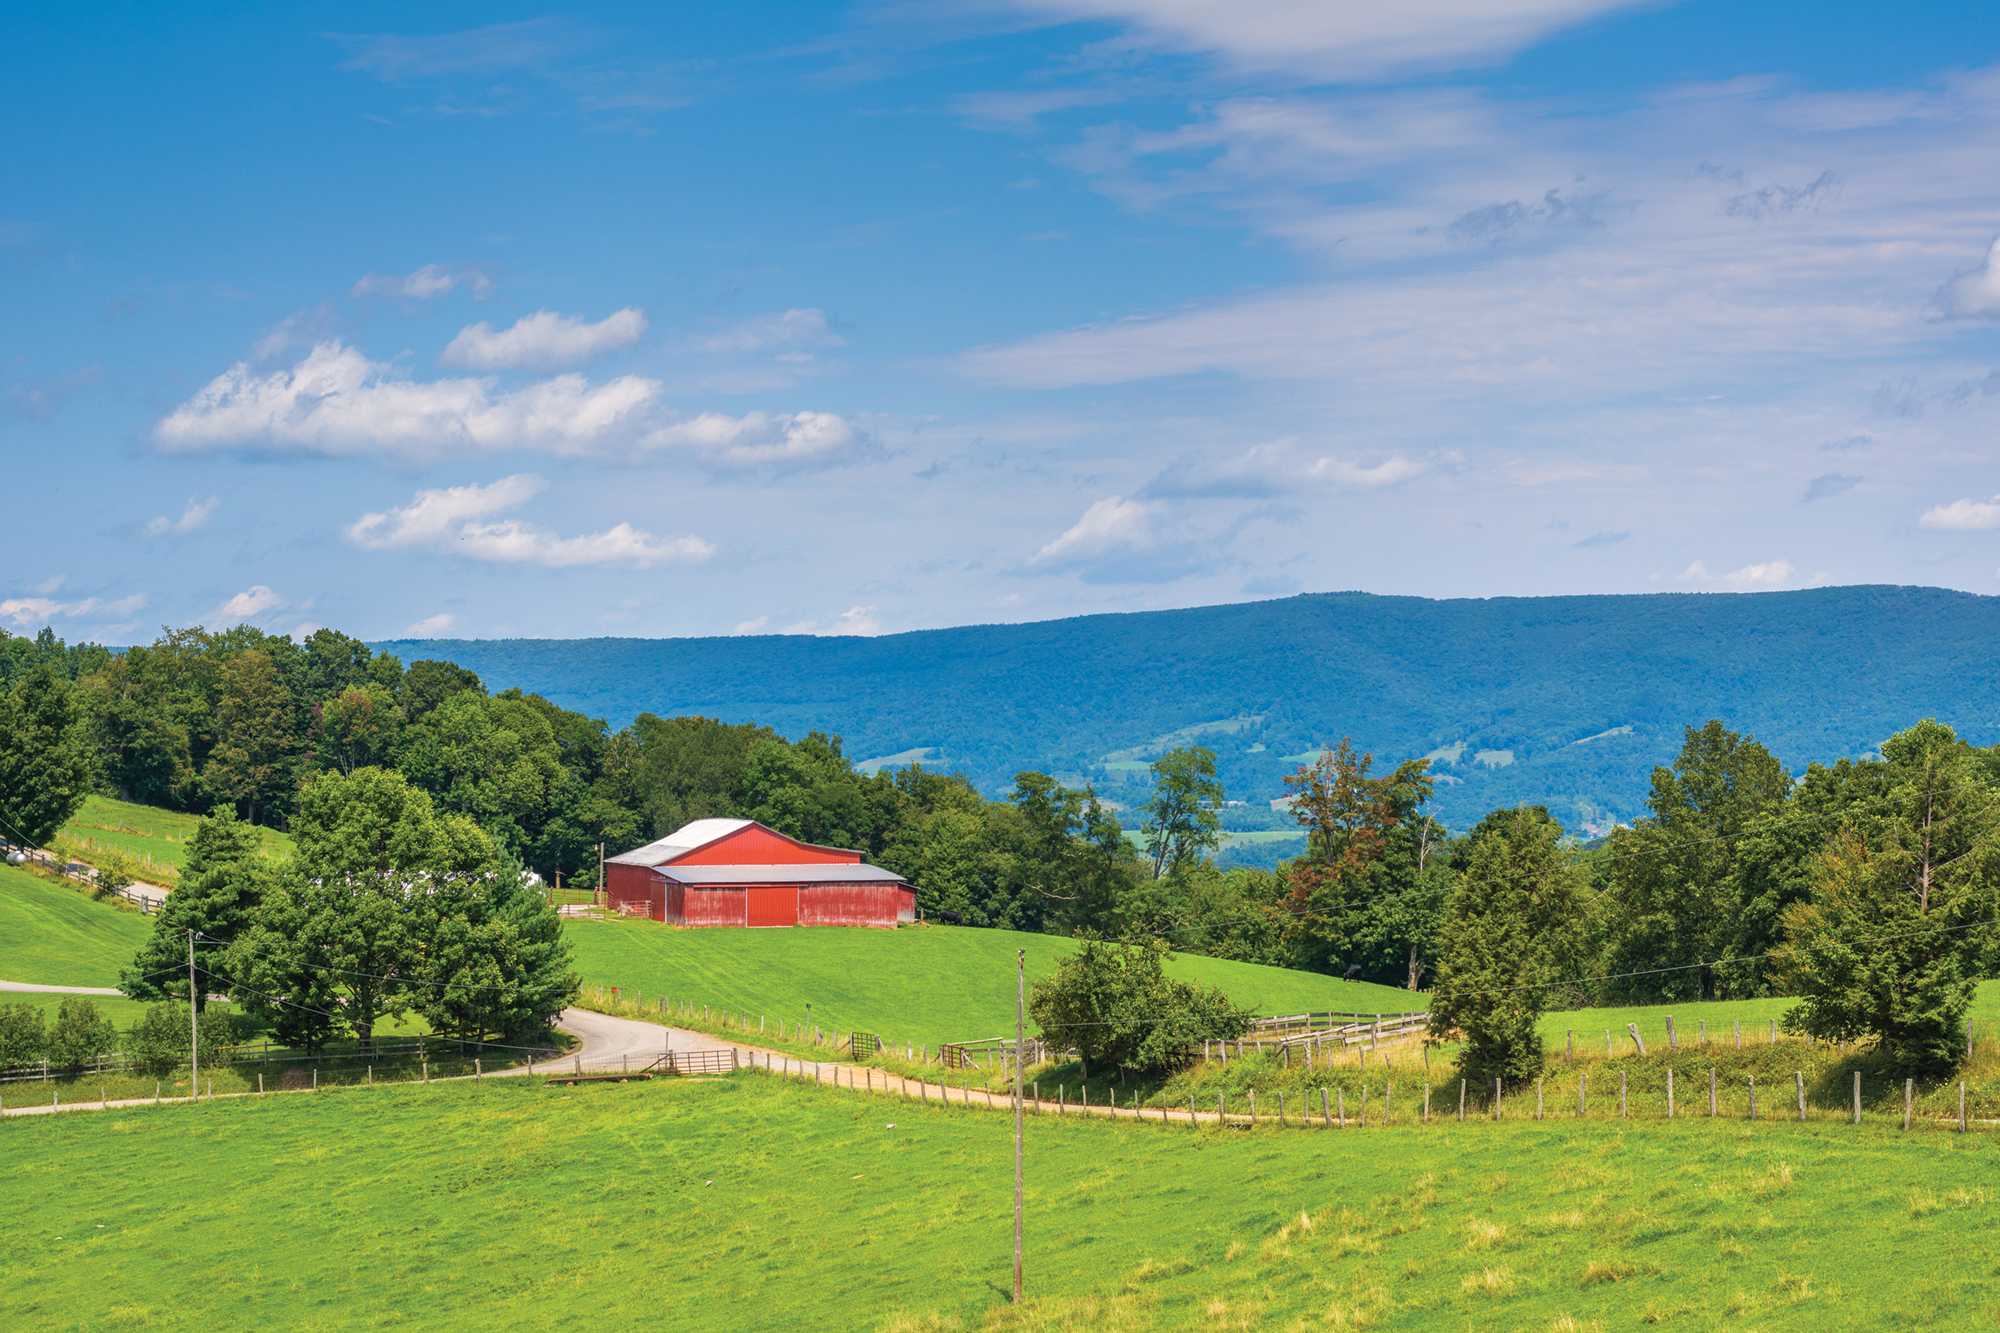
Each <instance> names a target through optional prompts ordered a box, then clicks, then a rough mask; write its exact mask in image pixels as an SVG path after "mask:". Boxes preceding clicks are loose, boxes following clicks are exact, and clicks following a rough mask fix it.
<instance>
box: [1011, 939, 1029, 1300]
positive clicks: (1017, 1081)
mask: <svg viewBox="0 0 2000 1333" xmlns="http://www.w3.org/2000/svg"><path fill="white" fill-rule="evenodd" d="M1027 1005H1028V951H1027V950H1026V949H1016V950H1015V951H1014V1304H1016V1305H1019V1304H1020V1303H1021V1051H1022V1048H1023V1047H1024V1046H1025V1045H1026V1044H1027V1043H1026V1038H1027V1029H1026V1020H1025V1018H1024V1016H1023V1012H1022V1011H1023V1010H1025V1009H1026V1008H1027Z"/></svg>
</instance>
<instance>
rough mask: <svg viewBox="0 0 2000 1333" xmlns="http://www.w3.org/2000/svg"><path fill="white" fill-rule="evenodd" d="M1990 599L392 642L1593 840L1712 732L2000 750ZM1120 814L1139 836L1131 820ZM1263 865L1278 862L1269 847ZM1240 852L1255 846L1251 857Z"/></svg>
mask: <svg viewBox="0 0 2000 1333" xmlns="http://www.w3.org/2000/svg"><path fill="white" fill-rule="evenodd" d="M1996 643H2000V598H1993V597H1980V596H1975V595H1972V594H1969V593H1959V592H1950V591H1946V590H1942V589H1934V588H1903V587H1852V588H1825V589H1816V590H1811V591H1806V592H1787V593H1762V594H1736V595H1728V594H1659V595H1648V596H1619V597H1547V598H1491V599H1466V600H1455V601H1429V600H1425V599H1422V598H1412V597H1377V596H1371V595H1367V594H1362V593H1331V594H1316V595H1310V596H1301V597H1293V598H1288V599H1285V600H1281V601H1271V602H1252V603H1245V604H1241V605H1234V606H1214V607H1198V608H1193V609H1189V610H1181V611H1148V612H1138V613H1133V614H1128V615H1101V616H1085V617H1080V618H1077V619H1072V620H1057V621H1045V622H1040V623H1034V624H1023V625H986V626H969V627H965V628H959V629H944V630H925V631H920V632H916V633H909V634H892V635H883V636H881V637H877V638H812V637H806V636H797V635H787V636H769V635H766V636H749V637H733V638H707V639H584V640H549V639H508V640H460V639H429V640H401V641H394V642H389V643H384V644H381V645H378V646H380V647H384V648H387V649H389V650H391V651H393V652H395V653H397V654H398V655H400V656H401V657H403V658H404V660H406V661H408V660H413V659H417V658H424V657H438V658H446V659H449V660H452V661H456V662H459V663H461V664H463V665H464V666H466V667H469V668H470V669H472V670H474V671H477V672H478V673H479V674H480V675H481V676H482V677H484V678H485V680H486V681H487V682H488V683H489V685H491V686H492V687H493V688H495V689H505V688H508V687H510V686H518V687H520V688H522V689H526V690H532V691H535V692H537V693H540V694H544V695H546V696H548V697H549V698H550V699H552V700H554V701H556V702H557V703H559V704H562V705H564V706H565V707H569V708H576V709H581V710H583V711H585V712H587V713H591V714H593V715H596V716H599V717H603V718H606V719H607V720H609V721H610V722H611V723H612V725H614V726H618V725H622V724H624V723H625V722H627V721H629V720H630V719H631V718H632V717H634V716H636V715H637V714H639V713H642V712H651V713H656V714H659V715H662V716H670V715H674V714H684V713H698V714H704V715H707V716H712V717H718V718H722V719H725V720H728V721H756V722H762V723H765V724H767V725H770V726H772V727H775V728H776V729H778V730H779V731H781V732H783V733H784V734H786V735H787V736H793V737H796V736H799V735H802V734H804V733H805V732H807V731H810V730H814V729H819V730H823V731H829V732H835V733H838V734H839V735H840V736H841V737H842V738H843V739H844V740H845V742H846V747H847V754H848V755H849V757H850V758H852V759H854V760H856V761H859V762H861V763H862V764H863V766H864V767H868V766H880V765H884V764H903V763H909V762H921V763H925V764H930V765H936V766H939V767H942V768H945V769H948V770H954V771H962V772H964V773H966V774H968V775H969V776H970V777H972V778H973V779H974V780H975V781H976V782H978V783H979V784H980V785H981V786H982V787H984V788H986V789H988V790H991V791H998V790H1000V789H1002V788H1004V787H1005V786H1006V785H1007V783H1008V781H1009V780H1010V779H1011V777H1012V775H1013V774H1014V773H1015V772H1017V771H1019V770H1021V769H1026V768H1037V769H1042V770H1045V771H1048V772H1052V773H1054V774H1056V775H1058V776H1060V777H1063V778H1065V779H1067V780H1070V781H1077V782H1080V781H1089V782H1092V783H1095V784H1096V785H1097V787H1098V790H1099V791H1100V792H1102V793H1103V794H1105V795H1106V796H1107V797H1108V798H1109V799H1111V800H1114V801H1118V802H1120V803H1124V804H1136V803H1137V802H1138V801H1141V800H1143V799H1144V793H1145V790H1146V785H1147V782H1148V775H1147V765H1148V764H1149V763H1150V762H1151V761H1152V760H1153V759H1154V758H1156V757H1157V756H1158V755H1159V754H1161V753H1162V752H1163V751H1165V750H1166V749H1169V748H1171V747H1173V746H1176V745H1187V744H1200V745H1206V746H1208V747H1210V748H1211V749H1213V750H1214V751H1215V753H1216V756H1217V760H1218V763H1219V766H1220V771H1221V774H1222V776H1223V778H1224V780H1225V781H1226V783H1227V784H1228V787H1229V795H1230V796H1231V798H1232V799H1233V800H1234V801H1236V802H1240V804H1236V805H1233V806H1232V807H1231V809H1230V810H1229V812H1228V814H1227V817H1226V820H1225V822H1226V823H1227V825H1228V826H1229V827H1231V828H1232V829H1236V830H1239V831H1257V830H1260V829H1269V830H1276V829H1281V828H1286V827H1288V826H1289V821H1288V820H1287V819H1286V818H1285V815H1284V813H1283V812H1282V811H1281V810H1277V809H1274V808H1273V807H1272V802H1273V801H1274V800H1277V799H1279V798H1281V797H1282V796H1283V795H1284V792H1285V788H1284V783H1283V779H1284V775H1285V774H1286V773H1288V772H1291V771H1293V770H1294V769H1296V768H1297V767H1298V766H1299V765H1300V764H1301V763H1302V762H1305V761H1306V760H1309V759H1310V758H1311V757H1312V756H1313V755H1314V754H1316V753H1317V752H1318V750H1319V749H1320V748H1321V747H1324V746H1328V745H1332V744H1335V743H1337V742H1338V741H1339V740H1340V738H1341V737H1343V736H1351V737H1352V738H1353V739H1354V741H1355V743H1356V744H1357V745H1359V746H1361V747H1362V748H1364V749H1366V750H1369V751H1372V752H1373V753H1374V755H1375V756H1376V758H1377V761H1378V763H1379V764H1383V765H1387V764H1393V763H1394V762H1397V761H1400V760H1403V759H1409V758H1415V757H1418V756H1428V757H1429V758H1430V759H1431V761H1432V765H1433V770H1434V772H1435V773H1436V774H1437V778H1438V793H1437V806H1438V809H1439V811H1440V812H1441V814H1442V815H1443V817H1444V818H1445V819H1446V820H1447V821H1448V822H1449V823H1450V824H1452V825H1453V826H1454V827H1457V828H1465V827H1468V826H1469V825H1470V824H1471V823H1473V822H1474V821H1475V820H1477V819H1478V818H1479V817H1480V816H1481V815H1483V814H1484V813H1485V812H1486V811H1488V810H1490V809H1493V808H1495V807H1498V806H1504V805H1512V804H1516V803H1519V802H1524V801H1527V802H1539V803H1543V804H1546V805H1548V806H1549V807H1550V809H1551V810H1552V811H1554V812H1555V813H1556V814H1557V815H1558V816H1559V817H1560V818H1561V819H1562V820H1563V821H1564V822H1565V823H1566V824H1567V825H1568V826H1569V827H1570V828H1571V829H1572V830H1574V831H1577V832H1595V831H1600V830H1602V829H1604V828H1606V827H1608V826H1609V825H1610V824H1611V823H1612V822H1614V821H1616V820H1621V819H1629V818H1631V817H1633V816H1634V815H1636V814H1638V813H1640V812H1641V811H1642V809H1643V804H1644V800H1645V795H1646V790H1647V779H1648V775H1649V773H1650V771H1651V769H1652V768H1653V766H1654V765H1656V764H1660V763H1664V762H1667V761H1668V760H1670V759H1671V758H1672V756H1673V754H1674V753H1675V751H1676V750H1677V749H1678V748H1679V746H1680V741H1681V729H1682V727H1683V726H1686V725H1690V724H1693V725H1699V724H1700V723H1701V722H1703V721H1705V720H1706V719H1708V718H1711V717H1715V718H1720V719H1722V720H1723V721H1724V722H1725V723H1727V724H1728V725H1729V726H1730V727H1732V728H1734V729H1737V730H1741V731H1746V732H1749V733H1752V734H1754V735H1755V736H1756V737H1757V739H1759V740H1760V741H1762V742H1764V743H1765V744H1766V745H1768V746H1769V747H1770V748H1771V749H1772V750H1773V751H1774V752H1776V753H1777V755H1778V756H1779V757H1780V758H1781V759H1782V760H1783V761H1784V762H1785V763H1786V764H1787V765H1789V766H1790V767H1791V768H1792V769H1793V770H1794V771H1801V770H1803V769H1804V767H1805V765H1806V764H1807V763H1808V762H1810V761H1815V760H1817V761H1823V762H1825V761H1832V760H1835V759H1839V758H1841V757H1842V756H1859V755H1864V754H1868V753H1871V752H1872V751H1873V749H1874V747H1875V746H1876V745H1877V744H1878V743H1879V742H1880V741H1881V740H1882V739H1883V738H1884V737H1886V736H1889V735H1890V734H1892V733H1893V732H1895V731H1897V730H1899V729H1900V728H1902V727H1905V726H1908V725H1909V724H1910V723H1911V722H1913V721H1915V720H1917V719H1919V718H1922V717H1931V716H1934V717H1937V718H1939V719H1941V720H1944V721H1947V722H1950V723H1951V724H1952V725H1953V726H1955V727H1957V728H1958V729H1959V731H1960V733H1961V734H1962V735H1965V736H1966V737H1967V738H1968V739H1970V740H1972V741H1974V742H1975V743H1979V744H1991V743H1993V742H1994V741H1996V740H2000V654H1996V653H1995V652H1994V649H1993V645H1994V644H1996ZM1128 822H1129V821H1128ZM1273 850H1275V849H1273ZM1244 851H1245V852H1246V853H1247V852H1248V851H1249V846H1248V845H1247V844H1246V846H1245V848H1244Z"/></svg>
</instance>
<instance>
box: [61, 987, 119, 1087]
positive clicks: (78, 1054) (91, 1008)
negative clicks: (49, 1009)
mask: <svg viewBox="0 0 2000 1333" xmlns="http://www.w3.org/2000/svg"><path fill="white" fill-rule="evenodd" d="M117 1045H118V1029H117V1028H115V1027H113V1026H111V1020H110V1019H108V1018H106V1017H105V1016H104V1015H103V1014H101V1013H99V1012H98V1010H97V1005H96V1004H95V1003H93V1002H92V1001H91V1000H90V999H89V998H87V997H85V996H82V995H65V996H63V998H62V1004H61V1006H60V1007H59V1008H58V1009H57V1010H56V1021H55V1022H53V1023H51V1024H50V1025H49V1030H48V1035H47V1037H46V1038H45V1039H44V1041H43V1049H44V1052H45V1055H46V1057H47V1059H48V1062H49V1063H50V1064H51V1065H53V1066H54V1067H55V1068H57V1069H63V1070H77V1069H81V1068H83V1067H84V1066H85V1065H89V1064H94V1063H96V1062H97V1061H99V1060H102V1059H103V1058H104V1057H105V1056H107V1055H109V1054H111V1052H112V1051H113V1050H114V1049H115V1048H116V1047H117Z"/></svg>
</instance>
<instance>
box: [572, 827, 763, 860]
mask: <svg viewBox="0 0 2000 1333" xmlns="http://www.w3.org/2000/svg"><path fill="white" fill-rule="evenodd" d="M755 822H756V821H755V820H750V819H696V820H692V821H690V822H688V823H686V824H683V825H681V826H680V827H679V828H677V829H675V830H674V831H673V832H672V833H669V834H668V835H667V836H666V837H664V838H661V839H659V840H658V841H656V842H649V843H647V844H646V845H645V846H644V847H635V848H633V849H632V850H631V851H629V852H620V853H619V854H618V855H616V856H607V857H605V858H604V859H605V861H606V862H607V863H608V864H611V865H621V866H656V865H658V864H660V862H662V861H671V860H673V859H674V858H675V857H676V856H685V855H686V854H687V853H689V852H691V851H693V850H694V849H695V848H697V847H706V846H708V844H710V843H711V842H714V841H716V840H717V839H719V838H726V837H728V836H729V835H730V834H732V833H734V832H736V831H737V830H739V829H746V828H749V827H750V825H751V824H753V823H755Z"/></svg>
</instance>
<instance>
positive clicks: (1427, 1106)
mask: <svg viewBox="0 0 2000 1333" xmlns="http://www.w3.org/2000/svg"><path fill="white" fill-rule="evenodd" d="M1430 1122H1431V1081H1430V1080H1429V1079H1425V1080H1424V1123H1425V1124H1426V1125H1428V1124H1429V1123H1430Z"/></svg>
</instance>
